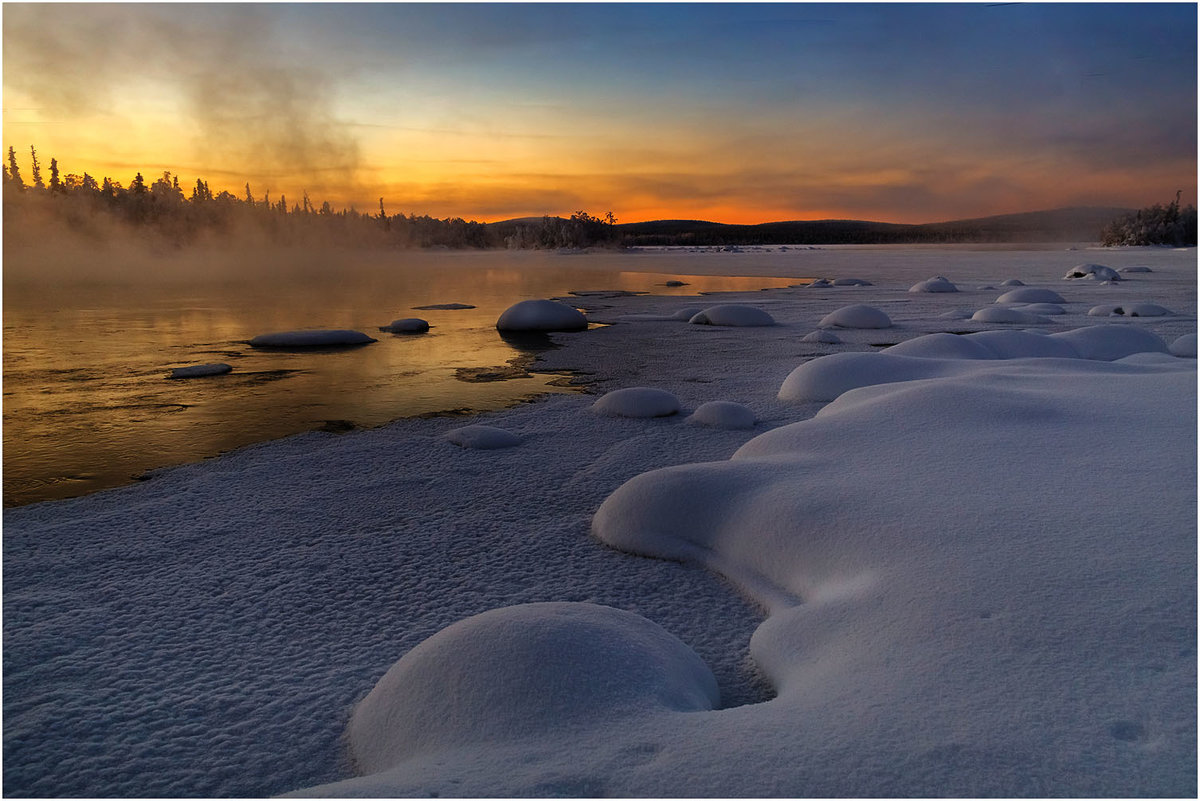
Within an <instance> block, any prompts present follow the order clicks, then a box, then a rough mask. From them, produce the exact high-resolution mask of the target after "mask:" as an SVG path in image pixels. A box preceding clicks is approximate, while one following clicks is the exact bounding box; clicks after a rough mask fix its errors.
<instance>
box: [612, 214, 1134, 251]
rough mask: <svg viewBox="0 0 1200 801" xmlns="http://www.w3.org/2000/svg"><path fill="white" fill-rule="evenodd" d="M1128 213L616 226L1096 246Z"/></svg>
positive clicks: (632, 233) (686, 233)
mask: <svg viewBox="0 0 1200 801" xmlns="http://www.w3.org/2000/svg"><path fill="white" fill-rule="evenodd" d="M1130 211H1131V210H1130V209H1125V208H1115V207H1098V206H1076V207H1071V208H1062V209H1049V210H1045V211H1030V212H1024V213H1021V214H1000V215H996V216H992V217H976V218H971V219H964V220H950V221H948V222H936V223H922V224H917V225H909V224H901V223H884V222H870V221H866V220H793V221H788V222H770V223H761V224H759V225H725V224H723V223H714V222H706V221H703V220H653V221H650V222H640V223H624V224H618V225H617V226H616V229H617V232H618V233H619V234H620V236H621V238H622V240H623V241H624V243H625V244H627V245H647V246H650V245H838V244H936V243H950V242H997V243H999V242H1098V241H1099V240H1100V229H1101V228H1102V227H1103V226H1104V225H1106V224H1107V223H1109V222H1112V221H1113V220H1114V219H1116V218H1117V217H1120V216H1122V215H1123V214H1127V213H1129V212H1130Z"/></svg>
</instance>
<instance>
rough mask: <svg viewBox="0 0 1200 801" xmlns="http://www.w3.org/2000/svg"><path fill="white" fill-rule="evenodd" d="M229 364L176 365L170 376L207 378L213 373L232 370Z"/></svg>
mask: <svg viewBox="0 0 1200 801" xmlns="http://www.w3.org/2000/svg"><path fill="white" fill-rule="evenodd" d="M232 370H233V367H231V366H230V365H228V364H224V363H220V364H193V365H192V366H190V367H176V368H174V369H172V370H171V375H169V376H168V378H205V377H207V376H212V375H225V374H226V373H228V372H232Z"/></svg>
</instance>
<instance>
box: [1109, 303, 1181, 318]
mask: <svg viewBox="0 0 1200 801" xmlns="http://www.w3.org/2000/svg"><path fill="white" fill-rule="evenodd" d="M1174 314H1175V312H1173V311H1171V310H1170V309H1167V308H1164V307H1162V306H1159V305H1158V304H1157V303H1123V304H1120V305H1112V304H1105V305H1101V306H1093V307H1092V308H1091V309H1089V310H1088V316H1089V317H1111V316H1117V317H1170V316H1172V315H1174Z"/></svg>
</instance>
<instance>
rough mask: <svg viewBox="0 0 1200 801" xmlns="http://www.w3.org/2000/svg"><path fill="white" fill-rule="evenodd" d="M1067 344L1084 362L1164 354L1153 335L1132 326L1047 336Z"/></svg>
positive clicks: (1100, 327) (1116, 326)
mask: <svg viewBox="0 0 1200 801" xmlns="http://www.w3.org/2000/svg"><path fill="white" fill-rule="evenodd" d="M1050 336H1051V338H1053V339H1058V340H1061V341H1063V342H1069V343H1070V344H1071V345H1072V346H1073V347H1074V348H1075V350H1077V351H1079V355H1080V356H1081V357H1082V358H1084V359H1096V360H1099V361H1106V362H1111V361H1115V360H1116V359H1122V358H1124V357H1126V356H1129V355H1130V354H1133V353H1168V352H1169V351H1168V349H1167V343H1165V342H1163V341H1162V339H1161V338H1159V337H1158V335H1157V334H1154V333H1152V332H1150V331H1147V330H1145V329H1143V328H1137V327H1136V326H1132V325H1094V326H1090V327H1088V328H1076V329H1075V330H1073V331H1061V332H1059V333H1057V334H1051V335H1050Z"/></svg>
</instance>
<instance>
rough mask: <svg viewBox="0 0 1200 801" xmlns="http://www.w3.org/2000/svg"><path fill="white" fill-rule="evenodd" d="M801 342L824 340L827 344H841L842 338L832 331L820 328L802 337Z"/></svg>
mask: <svg viewBox="0 0 1200 801" xmlns="http://www.w3.org/2000/svg"><path fill="white" fill-rule="evenodd" d="M800 341H801V342H823V343H825V344H826V345H841V344H842V338H841V337H839V336H838V335H837V334H835V333H833V332H832V331H825V330H823V329H820V328H818V329H817V330H816V331H811V332H809V333H807V334H805V335H804V336H802V337H800Z"/></svg>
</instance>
